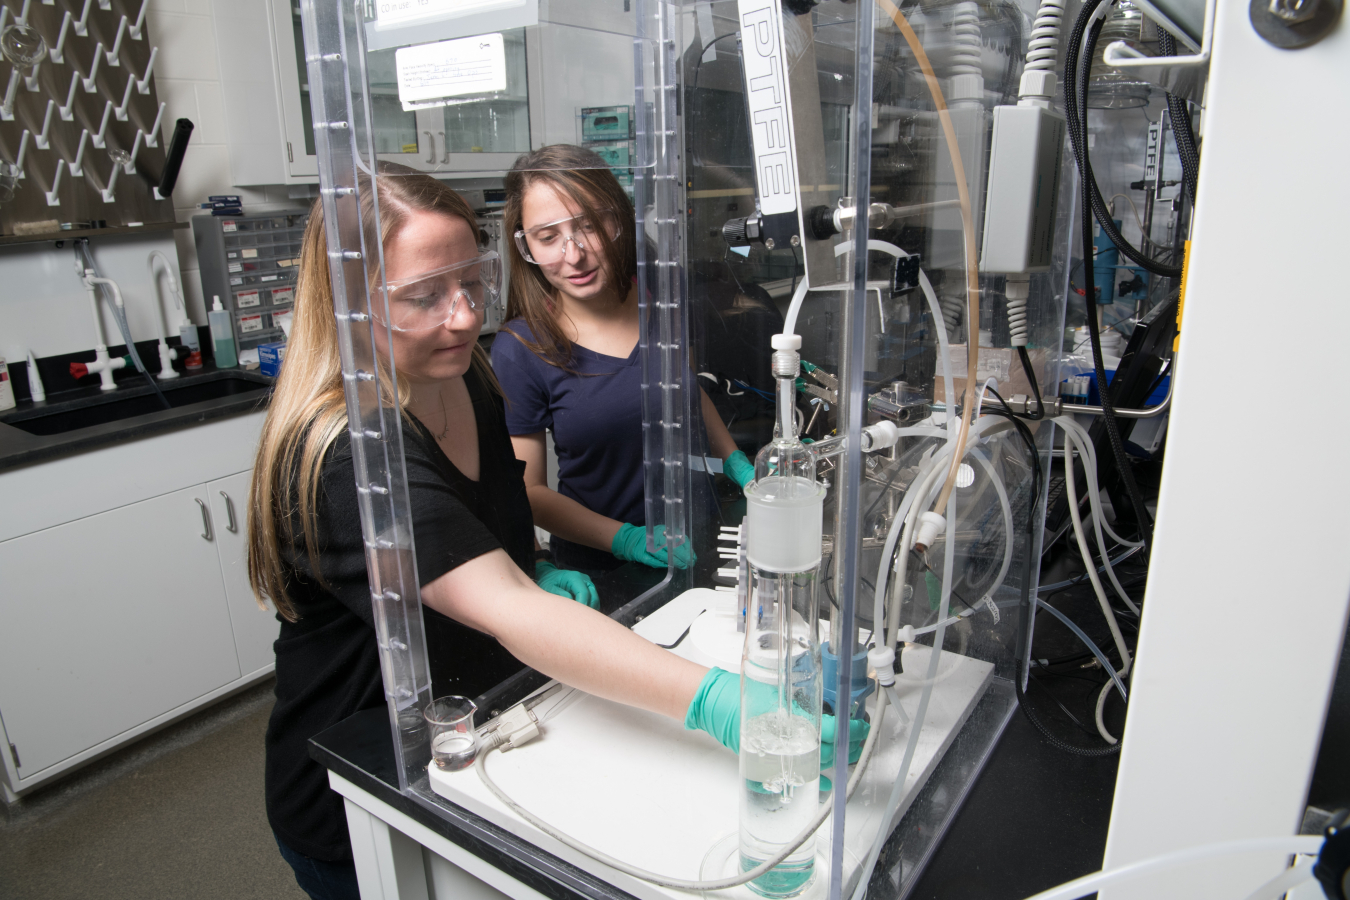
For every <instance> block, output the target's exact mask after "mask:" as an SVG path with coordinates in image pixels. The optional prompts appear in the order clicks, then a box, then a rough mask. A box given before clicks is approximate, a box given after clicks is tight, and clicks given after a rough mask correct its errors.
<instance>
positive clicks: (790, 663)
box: [740, 334, 825, 898]
mask: <svg viewBox="0 0 1350 900" xmlns="http://www.w3.org/2000/svg"><path fill="white" fill-rule="evenodd" d="M800 347H801V338H800V337H798V336H797V335H786V334H778V335H774V337H773V348H774V350H775V353H774V355H773V374H774V376H775V377H776V378H777V379H778V418H779V423H780V424H779V434H778V436H777V437H776V438H775V439H774V441H773V442H772V443H771V444H769V445H768V446H766V447H765V448H764V449H762V450H761V451H760V452H759V455H758V456H757V457H756V459H755V481H754V483H753V484H752V485H750V486H749V487H747V488H746V492H745V495H746V502H747V506H748V526H747V529H746V532H747V556H748V558H749V562H750V571H751V593H750V596H749V598H748V608H747V610H746V627H745V650H744V653H743V655H742V658H741V752H740V764H741V778H742V779H743V781H744V787H743V790H742V792H741V814H740V857H741V871H743V872H744V871H749V870H750V869H752V868H754V867H755V866H757V865H759V864H760V863H762V862H764V861H765V860H768V859H771V858H772V857H774V856H776V855H777V854H778V853H779V852H780V851H781V850H782V849H783V847H784V846H785V845H787V844H788V843H790V842H791V841H792V839H793V838H795V837H796V836H797V835H798V834H799V833H801V831H802V830H803V829H804V828H805V827H806V826H807V825H808V824H809V823H810V822H811V819H812V817H813V816H814V815H815V814H816V810H817V809H818V807H819V799H820V789H819V783H820V712H821V671H820V615H819V596H818V594H817V587H818V584H819V580H818V576H819V568H820V557H821V528H822V516H823V511H824V502H825V488H824V487H822V486H821V485H820V484H818V483H817V482H816V460H815V455H814V454H813V453H812V452H811V451H810V449H808V448H807V447H806V445H805V444H803V443H802V442H801V441H800V440H799V439H798V438H797V436H796V432H795V429H794V427H793V408H794V405H795V392H796V379H797V374H798V370H799V368H800V364H801V359H800V356H799V355H798V353H797V350H798V349H799V348H800ZM815 855H816V850H815V840H814V839H812V840H808V841H807V842H806V843H804V844H803V845H802V846H801V847H799V848H798V849H797V850H796V851H795V852H793V853H792V854H791V855H789V856H788V857H787V858H786V859H785V860H783V862H782V863H780V864H779V865H777V866H775V867H774V868H773V869H771V870H770V871H769V872H767V873H766V874H764V875H762V876H760V877H759V878H757V879H755V880H754V881H753V882H751V883H750V888H751V890H753V891H754V892H755V893H757V894H760V895H761V896H765V897H775V898H777V897H792V896H795V895H797V894H799V893H801V892H802V891H803V890H805V889H806V886H807V885H808V884H809V883H810V881H811V877H812V875H813V873H814V868H815Z"/></svg>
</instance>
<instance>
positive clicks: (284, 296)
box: [272, 288, 295, 305]
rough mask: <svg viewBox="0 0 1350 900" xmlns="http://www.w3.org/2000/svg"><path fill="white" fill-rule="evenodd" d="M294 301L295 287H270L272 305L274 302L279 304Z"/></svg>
mask: <svg viewBox="0 0 1350 900" xmlns="http://www.w3.org/2000/svg"><path fill="white" fill-rule="evenodd" d="M294 302H295V288H273V289H272V303H273V305H276V304H279V303H294Z"/></svg>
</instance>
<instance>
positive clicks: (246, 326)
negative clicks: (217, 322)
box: [239, 315, 263, 334]
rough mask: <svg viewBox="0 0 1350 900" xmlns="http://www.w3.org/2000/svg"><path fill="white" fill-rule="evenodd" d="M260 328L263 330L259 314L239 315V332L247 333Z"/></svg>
mask: <svg viewBox="0 0 1350 900" xmlns="http://www.w3.org/2000/svg"><path fill="white" fill-rule="evenodd" d="M262 330H263V323H262V316H261V315H257V316H240V317H239V331H240V332H242V333H244V334H247V333H248V332H250V331H262Z"/></svg>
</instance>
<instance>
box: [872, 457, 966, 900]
mask: <svg viewBox="0 0 1350 900" xmlns="http://www.w3.org/2000/svg"><path fill="white" fill-rule="evenodd" d="M939 471H940V470H939ZM925 499H926V498H925ZM927 505H928V504H927V503H926V502H925V503H924V504H923V506H927ZM946 509H947V545H946V547H945V548H943V554H942V557H943V558H942V599H941V600H940V601H939V603H938V629H937V631H936V632H935V633H934V634H933V651H932V653H930V654H929V655H928V672H927V674H926V675H925V676H924V686H923V694H922V696H920V697H919V707H918V709H917V710H916V711H915V713H914V722H913V724H912V725H911V726H910V729H909V739H908V740H907V741H906V742H905V757H904V760H903V761H902V762H901V763H900V771H899V773H897V775H896V777H895V783H894V785H893V786H892V787H891V796H890V798H889V799H888V800H887V802H886V813H885V814H884V815H883V816H882V817H881V822H883V823H886V822H890V821H891V818H892V817H893V816H894V815H895V811H896V810H897V809H898V808H899V807H900V800H901V799H902V798H903V797H904V789H905V782H906V781H907V780H908V778H909V768H910V766H911V765H912V764H913V762H914V751H915V749H917V747H918V744H919V734H920V732H922V731H923V722H924V717H925V716H926V715H927V714H928V701H929V700H930V699H931V698H932V696H933V684H934V682H935V681H936V679H937V669H938V661H939V660H941V658H942V642H943V640H944V639H945V637H946V634H947V627H946V625H944V624H943V622H944V621H945V620H946V618H947V612H948V610H949V609H950V608H951V606H950V604H951V599H952V568H953V561H954V559H955V551H956V495H955V494H949V495H948V496H947V507H946ZM896 606H899V604H898V603H897V604H896ZM888 838H890V834H889V832H888V831H887V829H886V828H885V827H882V828H879V829H877V836H876V840H874V841H873V842H872V848H871V849H870V850H869V851H868V853H867V860H866V862H864V864H863V867H862V869H861V875H860V877H859V879H858V887H857V888H856V890H855V891H854V892H853V900H863V897H864V896H865V895H866V893H867V887H868V882H869V881H871V875H872V870H873V869H874V868H876V864H877V859H878V858H879V857H880V856H881V848H882V846H883V845H885V843H886V841H887V839H888Z"/></svg>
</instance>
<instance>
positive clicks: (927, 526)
mask: <svg viewBox="0 0 1350 900" xmlns="http://www.w3.org/2000/svg"><path fill="white" fill-rule="evenodd" d="M946 529H947V517H946V516H944V515H942V514H941V513H935V512H926V513H924V514H923V515H921V516H919V527H918V529H917V530H916V533H915V535H914V549H915V550H918V551H919V552H920V553H923V552H924V551H925V550H927V549H928V548H929V547H931V546H933V541H935V540H937V536H938V533H939V532H942V531H945V530H946Z"/></svg>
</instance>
